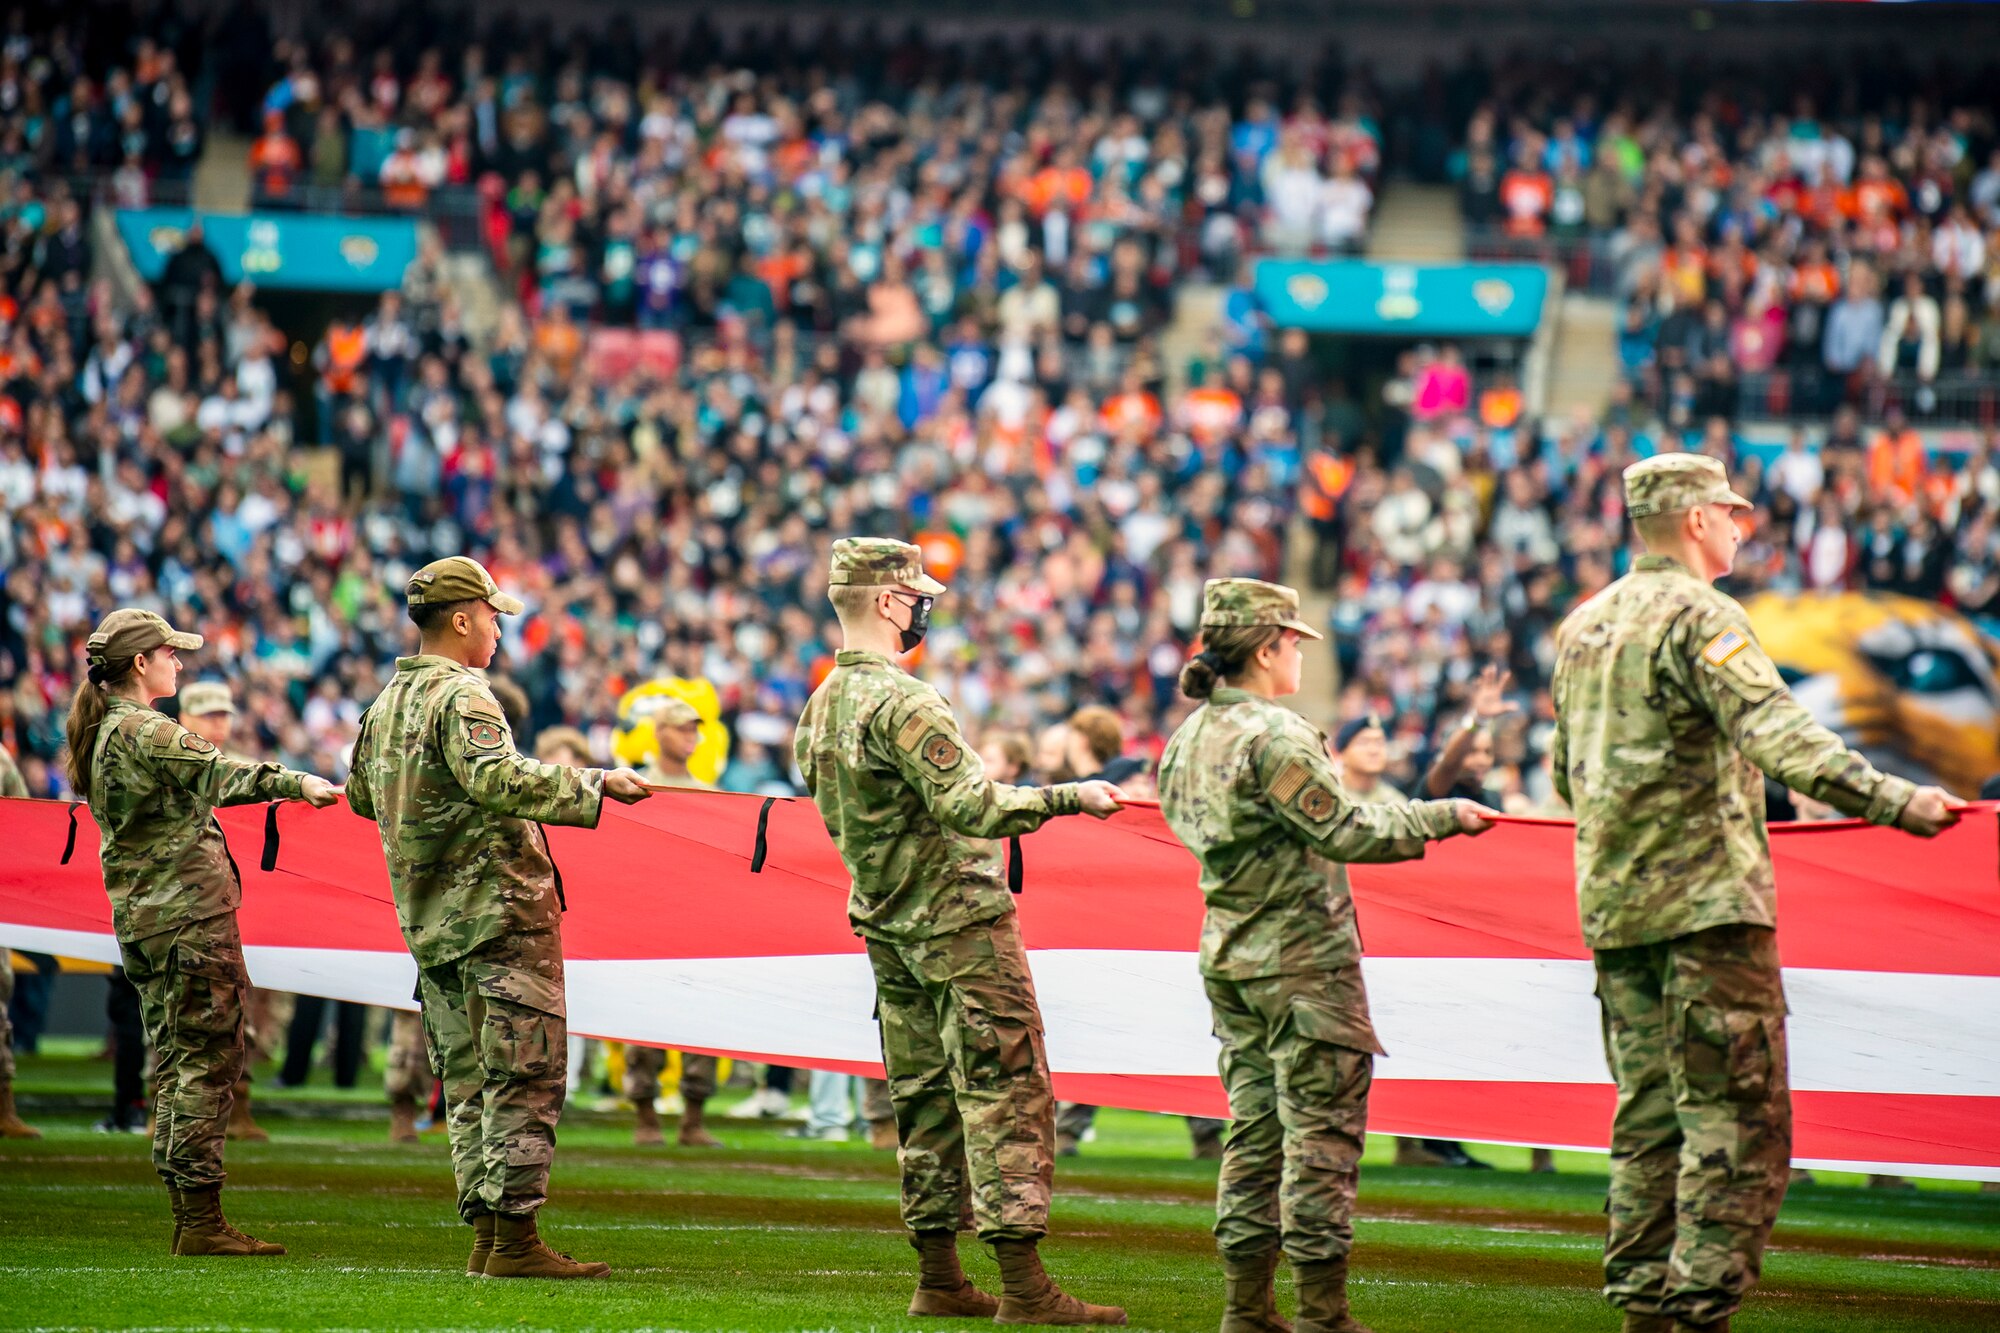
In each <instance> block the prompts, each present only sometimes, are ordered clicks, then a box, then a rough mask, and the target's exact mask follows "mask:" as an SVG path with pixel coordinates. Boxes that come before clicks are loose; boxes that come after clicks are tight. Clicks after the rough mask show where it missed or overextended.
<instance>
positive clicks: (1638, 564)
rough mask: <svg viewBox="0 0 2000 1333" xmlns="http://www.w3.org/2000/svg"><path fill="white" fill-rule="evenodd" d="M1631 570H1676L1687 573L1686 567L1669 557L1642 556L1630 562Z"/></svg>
mask: <svg viewBox="0 0 2000 1333" xmlns="http://www.w3.org/2000/svg"><path fill="white" fill-rule="evenodd" d="M1632 568H1633V569H1645V570H1654V569H1678V570H1680V571H1681V572H1682V573H1684V574H1685V573H1687V572H1688V567H1687V566H1686V565H1684V564H1682V563H1681V562H1680V561H1678V560H1676V559H1674V558H1673V557H1672V556H1670V555H1642V556H1640V557H1639V558H1638V559H1637V560H1634V561H1633V562H1632Z"/></svg>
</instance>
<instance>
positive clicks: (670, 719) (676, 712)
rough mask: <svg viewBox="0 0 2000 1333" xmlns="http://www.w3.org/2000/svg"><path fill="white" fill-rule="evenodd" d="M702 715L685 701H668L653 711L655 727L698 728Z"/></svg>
mask: <svg viewBox="0 0 2000 1333" xmlns="http://www.w3.org/2000/svg"><path fill="white" fill-rule="evenodd" d="M700 725H701V714H700V713H697V712H696V711H695V709H694V705H693V704H691V703H689V702H688V701H687V700H685V699H671V698H670V699H668V700H667V701H666V702H665V703H663V704H661V705H660V706H659V707H658V708H655V709H654V710H653V727H654V729H655V730H657V729H659V728H661V727H698V726H700Z"/></svg>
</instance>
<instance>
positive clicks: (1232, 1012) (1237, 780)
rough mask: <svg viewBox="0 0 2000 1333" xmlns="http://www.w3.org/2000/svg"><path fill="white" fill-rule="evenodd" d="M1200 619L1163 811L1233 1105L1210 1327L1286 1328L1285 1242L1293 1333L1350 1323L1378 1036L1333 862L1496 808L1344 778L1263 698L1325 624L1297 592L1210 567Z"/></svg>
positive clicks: (1316, 734)
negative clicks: (1185, 853) (1275, 1286)
mask: <svg viewBox="0 0 2000 1333" xmlns="http://www.w3.org/2000/svg"><path fill="white" fill-rule="evenodd" d="M1201 625H1202V640H1203V643H1204V645H1205V646H1204V647H1203V649H1202V651H1201V652H1200V653H1199V654H1197V655H1196V656H1195V657H1194V659H1193V660H1192V661H1190V662H1189V663H1188V665H1187V667H1186V668H1185V669H1183V671H1182V672H1181V690H1182V692H1183V693H1185V694H1186V695H1187V696H1188V697H1189V698H1193V699H1202V700H1206V701H1207V702H1206V706H1204V707H1202V708H1200V709H1198V710H1197V711H1196V712H1195V713H1194V715H1193V716H1191V717H1190V718H1188V720H1187V721H1186V722H1184V723H1182V724H1181V726H1180V729H1179V730H1177V731H1176V732H1175V733H1174V735H1173V738H1172V739H1171V740H1169V741H1168V742H1167V749H1166V754H1165V755H1164V756H1163V757H1162V758H1161V761H1160V810H1161V813H1163V814H1164V815H1165V816H1166V820H1167V824H1168V826H1169V827H1170V828H1172V829H1173V831H1174V835H1175V836H1176V837H1178V838H1179V839H1180V840H1181V841H1182V842H1183V843H1185V844H1186V845H1187V848H1188V850H1189V851H1191V852H1193V853H1194V855H1195V858H1196V859H1197V860H1198V861H1200V862H1201V889H1202V896H1203V898H1204V899H1205V900H1206V902H1207V905H1208V912H1207V915H1206V916H1205V917H1204V919H1203V921H1202V931H1201V971H1202V977H1203V981H1204V985H1205V987H1206V989H1207V991H1208V999H1209V1004H1210V1007H1211V1009H1212V1011H1213V1013H1214V1016H1215V1035H1216V1036H1217V1037H1218V1038H1220V1039H1221V1042H1222V1057H1221V1071H1222V1081H1223V1085H1224V1087H1225V1088H1226V1089H1227V1090H1228V1093H1229V1110H1230V1114H1231V1115H1232V1116H1233V1117H1234V1120H1235V1124H1234V1126H1233V1127H1232V1129H1231V1131H1230V1134H1229V1142H1228V1144H1227V1145H1226V1146H1225V1148H1224V1149H1223V1158H1222V1175H1221V1180H1220V1182H1219V1184H1218V1186H1217V1190H1216V1221H1215V1238H1216V1245H1217V1247H1218V1248H1219V1249H1220V1250H1221V1252H1222V1261H1223V1267H1224V1271H1225V1274H1226V1282H1227V1287H1226V1305H1225V1309H1224V1313H1223V1321H1222V1328H1223V1331H1224V1333H1278V1331H1279V1330H1283V1329H1287V1328H1289V1327H1290V1326H1289V1325H1287V1324H1286V1323H1284V1322H1283V1320H1282V1319H1280V1318H1279V1316H1278V1312H1277V1305H1276V1302H1275V1298H1274V1293H1273V1290H1272V1278H1273V1276H1274V1274H1275V1273H1276V1271H1277V1265H1278V1257H1279V1252H1280V1248H1281V1247H1282V1250H1283V1253H1284V1255H1285V1257H1287V1258H1289V1259H1290V1260H1291V1261H1292V1267H1293V1270H1294V1272H1295V1274H1296V1276H1297V1279H1298V1291H1299V1323H1298V1329H1299V1333H1333V1331H1334V1330H1343V1331H1345V1333H1356V1331H1357V1330H1361V1325H1359V1324H1357V1323H1355V1322H1354V1319H1353V1316H1352V1315H1351V1314H1350V1313H1349V1311H1348V1301H1347V1258H1348V1252H1349V1250H1350V1249H1351V1248H1352V1246H1353V1243H1354V1226H1353V1223H1352V1221H1351V1218H1352V1215H1353V1211H1354V1191H1355V1182H1356V1179H1357V1176H1358V1163H1359V1162H1360V1159H1361V1149H1362V1142H1363V1138H1364V1136H1365V1135H1366V1133H1367V1126H1368V1089H1369V1084H1370V1081H1371V1080H1372V1078H1373V1073H1374V1058H1375V1056H1376V1055H1379V1054H1382V1047H1381V1044H1380V1043H1379V1042H1377V1041H1376V1039H1375V1029H1374V1026H1373V1025H1372V1024H1371V1022H1370V1021H1369V1017H1368V997H1367V992H1366V991H1365V989H1364V988H1363V985H1362V977H1361V939H1360V936H1359V935H1358V934H1357V933H1356V930H1355V924H1354V900H1353V898H1352V897H1351V896H1350V895H1349V892H1348V887H1347V871H1346V869H1345V867H1344V865H1343V864H1342V863H1343V862H1349V861H1356V862H1382V861H1407V860H1412V859H1414V858H1417V857H1421V856H1422V855H1423V854H1424V846H1425V844H1426V843H1427V842H1428V841H1430V840H1432V839H1438V838H1448V837H1451V836H1452V835H1454V834H1457V833H1478V832H1482V831H1484V830H1485V829H1486V828H1487V827H1488V822H1487V821H1488V817H1489V816H1490V815H1491V814H1492V812H1491V811H1488V810H1486V809H1485V808H1484V807H1482V806H1479V805H1475V804H1473V803H1472V802H1469V801H1412V802H1394V803H1389V802H1384V803H1380V804H1363V803H1360V802H1357V801H1354V800H1352V799H1351V798H1350V797H1349V796H1348V795H1347V794H1346V792H1345V791H1344V790H1343V789H1342V787H1341V784H1340V779H1339V777H1338V776H1337V775H1336V774H1335V772H1334V769H1333V764H1332V762H1331V761H1330V760H1329V759H1328V757H1327V753H1326V737H1325V736H1324V735H1323V734H1322V733H1321V732H1320V731H1319V729H1318V728H1316V727H1314V726H1313V725H1312V724H1311V723H1309V722H1307V721H1306V720H1305V719H1304V718H1302V717H1300V716H1299V715H1298V714H1297V713H1294V712H1292V711H1291V710H1290V709H1289V708H1286V707H1284V706H1282V705H1280V704H1279V703H1278V702H1277V700H1278V699H1280V698H1282V697H1284V696H1286V695H1289V694H1294V693H1296V692H1297V691H1298V688H1299V668H1300V662H1301V658H1300V653H1299V641H1300V640H1301V639H1318V638H1319V637H1320V635H1319V633H1318V631H1316V630H1314V629H1313V628H1312V627H1311V626H1310V625H1307V624H1306V623H1305V622H1304V621H1302V620H1300V619H1299V597H1298V594H1297V593H1296V592H1294V591H1293V590H1292V589H1290V588H1286V587H1281V586H1279V585H1277V584H1271V583H1264V582H1260V581H1259V580H1256V579H1211V580H1210V581H1209V583H1208V587H1207V589H1206V592H1205V597H1204V601H1203V607H1202V617H1201ZM1364 1333H1365V1331H1364Z"/></svg>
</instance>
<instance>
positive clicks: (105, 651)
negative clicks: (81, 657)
mask: <svg viewBox="0 0 2000 1333" xmlns="http://www.w3.org/2000/svg"><path fill="white" fill-rule="evenodd" d="M162 644H165V645H166V646H167V647H169V648H182V649H186V650H187V651H188V652H193V651H194V650H195V649H197V648H199V647H201V635H199V634H184V633H182V632H181V631H180V630H177V629H175V628H174V627H173V626H172V625H169V624H168V623H167V622H166V618H165V617H163V616H160V615H156V614H155V613H153V612H151V611H141V610H140V609H139V608H137V607H135V606H124V607H120V608H119V609H118V610H116V611H113V612H112V613H111V614H110V615H108V616H106V617H104V619H102V620H100V621H98V622H97V628H96V629H94V630H92V631H91V632H90V637H89V638H88V639H86V640H85V641H84V648H85V649H86V650H87V651H88V652H89V654H90V664H91V665H92V666H107V665H109V664H110V663H112V662H129V661H130V660H131V659H133V658H135V657H137V656H138V655H139V654H140V653H150V652H152V651H153V650H154V649H155V648H158V647H159V646H160V645H162Z"/></svg>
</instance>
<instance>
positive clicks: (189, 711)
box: [180, 680, 271, 1143]
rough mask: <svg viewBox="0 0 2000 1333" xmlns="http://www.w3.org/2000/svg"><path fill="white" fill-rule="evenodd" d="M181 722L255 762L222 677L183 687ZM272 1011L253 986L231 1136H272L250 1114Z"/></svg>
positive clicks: (232, 755) (228, 754) (229, 755)
mask: <svg viewBox="0 0 2000 1333" xmlns="http://www.w3.org/2000/svg"><path fill="white" fill-rule="evenodd" d="M180 724H181V725H182V726H184V727H186V728H187V729H188V730H189V731H191V732H193V733H194V734H195V735H197V736H199V737H201V738H202V739H203V740H205V741H207V742H208V743H209V744H210V745H213V746H214V747H215V748H216V749H217V750H219V751H221V752H222V757H223V758H225V759H234V760H236V761H238V762H239V763H249V762H252V761H251V760H249V759H247V758H245V757H244V756H243V755H241V754H238V753H237V752H236V751H235V750H233V749H231V748H230V746H229V741H230V738H231V737H232V736H233V735H234V734H235V731H236V701H235V700H234V699H232V698H230V696H229V687H228V686H227V685H224V684H223V683H222V682H221V681H216V680H198V681H195V682H194V683H192V684H189V685H183V686H182V687H181V692H180ZM269 1012H270V1005H269V1003H268V995H267V993H266V992H265V991H263V990H260V989H258V988H255V987H252V988H251V991H250V997H249V1000H248V1002H247V1003H246V1005H245V1006H244V1011H243V1042H244V1049H245V1055H244V1060H243V1077H242V1078H240V1079H238V1080H237V1081H236V1093H235V1100H234V1101H233V1102H231V1103H230V1107H229V1137H230V1138H232V1139H242V1140H243V1141H244V1142H246V1143H263V1142H265V1141H266V1140H268V1139H269V1138H270V1137H271V1136H270V1135H269V1134H267V1133H266V1132H265V1131H264V1127H263V1126H262V1125H259V1124H258V1123H257V1121H256V1118H255V1117H254V1116H252V1115H251V1114H250V1067H251V1066H252V1065H254V1064H255V1063H256V1060H255V1058H254V1057H255V1055H256V1052H257V1051H258V1049H259V1048H260V1047H262V1046H264V1045H265V1044H267V1038H266V1034H265V1033H263V1032H262V1031H260V1030H259V1029H260V1027H261V1025H262V1024H264V1023H266V1022H268V1018H267V1015H268V1014H269Z"/></svg>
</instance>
